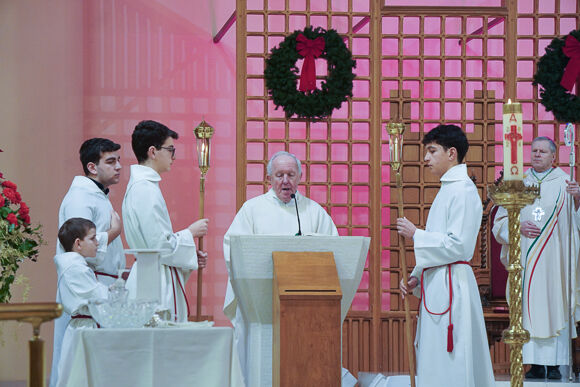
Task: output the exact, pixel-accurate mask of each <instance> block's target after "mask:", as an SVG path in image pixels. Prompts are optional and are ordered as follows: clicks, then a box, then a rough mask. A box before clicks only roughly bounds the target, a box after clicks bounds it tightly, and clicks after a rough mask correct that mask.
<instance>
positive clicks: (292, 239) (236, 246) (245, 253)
mask: <svg viewBox="0 0 580 387" xmlns="http://www.w3.org/2000/svg"><path fill="white" fill-rule="evenodd" d="M370 240H371V239H370V238H368V237H359V236H344V237H339V236H301V237H297V236H272V235H232V236H230V259H231V263H230V264H231V278H230V280H231V283H232V287H233V289H234V292H235V293H236V298H237V299H238V306H239V307H240V309H241V310H242V313H243V315H244V320H245V321H246V323H262V324H271V323H272V277H273V262H272V252H273V251H308V252H321V251H330V252H332V253H334V261H335V263H336V269H337V272H338V277H339V280H340V287H341V290H342V301H341V321H344V319H345V317H346V314H347V313H348V310H349V308H350V304H351V303H352V300H353V298H354V295H355V293H356V290H357V288H358V285H359V283H360V280H361V277H362V272H363V269H364V265H365V261H366V258H367V253H368V250H369V245H370Z"/></svg>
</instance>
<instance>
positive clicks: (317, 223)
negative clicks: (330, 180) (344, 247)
mask: <svg viewBox="0 0 580 387" xmlns="http://www.w3.org/2000/svg"><path fill="white" fill-rule="evenodd" d="M267 174H268V176H267V178H268V181H269V182H270V184H271V186H272V188H271V189H270V190H269V191H268V192H266V193H265V194H263V195H260V196H257V197H255V198H252V199H250V200H248V201H246V202H245V203H244V205H243V206H242V208H241V209H240V211H238V213H237V214H236V216H235V218H234V221H233V222H232V224H231V226H230V228H229V229H228V231H227V232H226V234H225V236H224V258H225V260H226V266H227V268H228V273H230V274H231V267H230V236H231V235H256V234H260V235H297V234H298V232H299V230H300V232H301V234H304V235H308V234H323V235H333V236H338V231H337V229H336V226H335V225H334V222H333V221H332V219H331V218H330V216H329V215H328V213H327V212H326V211H325V210H324V209H323V208H322V207H321V206H320V205H319V204H318V203H316V202H314V201H313V200H311V199H308V198H307V197H305V196H303V195H301V194H300V193H299V192H298V184H299V183H300V178H301V177H302V166H301V164H300V161H299V160H298V159H297V158H296V156H294V155H293V154H291V153H288V152H278V153H276V154H274V155H273V156H272V158H271V159H270V161H269V162H268V166H267ZM296 205H297V206H298V214H299V217H300V224H299V222H298V217H297V214H296ZM224 313H225V315H226V316H227V317H228V318H229V319H230V320H231V322H232V324H233V326H234V331H235V341H236V345H237V348H238V353H239V359H240V363H241V366H242V372H243V374H244V378H245V380H246V381H247V380H248V367H249V366H250V365H249V364H247V362H248V359H249V356H248V350H249V348H248V347H247V346H246V344H245V340H244V339H245V336H246V332H245V329H246V328H245V324H244V320H243V316H242V313H241V311H240V310H239V308H238V306H237V300H236V295H235V294H234V291H233V288H232V286H231V283H230V281H229V279H228V285H227V291H226V298H225V302H224Z"/></svg>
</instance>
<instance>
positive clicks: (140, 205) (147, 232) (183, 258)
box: [123, 121, 208, 322]
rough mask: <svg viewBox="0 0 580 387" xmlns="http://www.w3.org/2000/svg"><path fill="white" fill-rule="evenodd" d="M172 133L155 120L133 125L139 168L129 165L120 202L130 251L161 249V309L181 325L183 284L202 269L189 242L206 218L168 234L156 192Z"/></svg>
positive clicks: (132, 278)
mask: <svg viewBox="0 0 580 387" xmlns="http://www.w3.org/2000/svg"><path fill="white" fill-rule="evenodd" d="M177 138H178V134H177V133H176V132H174V131H173V130H171V129H169V128H168V127H167V126H165V125H163V124H161V123H159V122H155V121H141V122H140V123H139V124H137V126H136V127H135V130H134V131H133V135H132V138H131V146H132V147H133V152H134V153H135V156H136V157H137V161H138V162H139V164H137V165H131V177H130V178H129V184H128V185H127V191H125V198H124V199H123V225H124V228H125V237H126V238H127V243H128V244H129V247H130V248H132V249H156V250H166V251H167V252H165V253H162V254H161V273H160V284H161V310H163V311H167V312H168V313H169V318H170V319H171V320H172V321H177V322H186V321H187V317H188V313H189V306H188V304H187V298H186V296H185V284H186V282H187V280H188V278H189V275H190V274H191V272H192V271H193V270H196V269H197V268H198V266H199V267H204V266H205V264H206V258H207V254H206V253H205V252H202V251H197V249H196V246H195V242H194V240H193V238H197V237H201V236H204V235H205V234H206V233H207V224H208V220H207V219H200V220H198V221H196V222H194V223H192V224H191V225H190V226H189V227H187V228H186V229H185V230H181V231H178V232H173V226H172V225H171V219H170V218H169V211H168V210H167V205H166V204H165V199H163V194H162V193H161V190H160V189H159V182H160V181H161V174H163V173H165V172H169V170H170V169H171V165H172V164H173V161H174V160H175V144H174V140H176V139H177ZM138 269H139V261H137V262H135V264H134V265H133V267H132V268H131V274H130V275H129V279H128V280H127V289H128V290H129V297H135V295H136V289H137V271H138Z"/></svg>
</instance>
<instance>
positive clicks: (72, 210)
mask: <svg viewBox="0 0 580 387" xmlns="http://www.w3.org/2000/svg"><path fill="white" fill-rule="evenodd" d="M112 211H113V206H112V205H111V202H110V201H109V196H108V195H106V194H105V193H104V192H103V191H102V190H101V189H100V188H99V187H98V186H97V185H96V184H95V182H94V181H92V180H91V179H90V178H88V177H86V176H75V178H74V179H73V181H72V184H71V186H70V188H69V190H68V192H67V193H66V195H65V197H64V199H63V200H62V203H61V205H60V209H59V211H58V228H59V229H60V227H61V226H62V224H63V223H64V222H66V221H67V220H68V219H70V218H85V219H88V220H90V221H92V222H93V223H94V224H95V226H96V230H97V240H98V241H99V248H98V250H97V256H96V257H95V258H86V261H87V262H88V264H89V266H90V267H91V268H92V269H93V270H95V271H96V272H98V273H102V274H100V275H97V279H98V281H100V282H102V283H103V284H105V285H110V284H112V283H113V281H114V278H112V277H109V276H107V275H105V274H109V275H117V274H118V273H119V270H120V269H123V268H125V254H124V253H123V243H122V241H121V237H120V236H119V237H117V238H115V239H114V240H113V241H112V242H111V243H110V244H108V238H109V237H108V234H107V231H108V230H109V229H110V228H111V212H112ZM64 252H65V251H64V249H63V247H62V246H61V244H60V242H59V241H57V242H56V254H62V253H64ZM56 302H62V300H61V299H60V298H59V295H58V294H57V297H56ZM69 321H70V315H69V314H68V313H67V312H66V310H65V312H64V313H63V314H62V316H60V317H59V318H57V319H56V320H55V322H54V347H53V353H52V358H53V366H52V370H51V376H50V386H54V384H55V383H56V377H57V372H58V370H57V368H56V364H58V359H59V357H60V350H61V343H62V339H63V336H64V332H65V330H66V327H67V325H68V323H69Z"/></svg>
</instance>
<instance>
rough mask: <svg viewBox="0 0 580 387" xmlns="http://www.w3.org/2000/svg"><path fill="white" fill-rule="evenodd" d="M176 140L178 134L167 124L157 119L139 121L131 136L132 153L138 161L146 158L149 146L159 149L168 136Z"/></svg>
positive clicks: (140, 161)
mask: <svg viewBox="0 0 580 387" xmlns="http://www.w3.org/2000/svg"><path fill="white" fill-rule="evenodd" d="M169 137H171V138H174V139H176V140H177V138H179V135H178V134H177V133H176V132H174V131H173V130H171V129H169V128H168V127H167V126H165V125H163V124H162V123H159V122H157V121H151V120H147V121H141V122H139V123H138V124H137V126H135V130H134V131H133V135H132V136H131V146H132V147H133V153H135V157H137V161H138V162H139V163H142V162H144V161H145V160H147V151H148V150H149V148H150V147H151V146H154V147H155V148H156V149H161V147H162V146H163V143H164V142H165V141H166V140H167V139H168V138H169Z"/></svg>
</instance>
